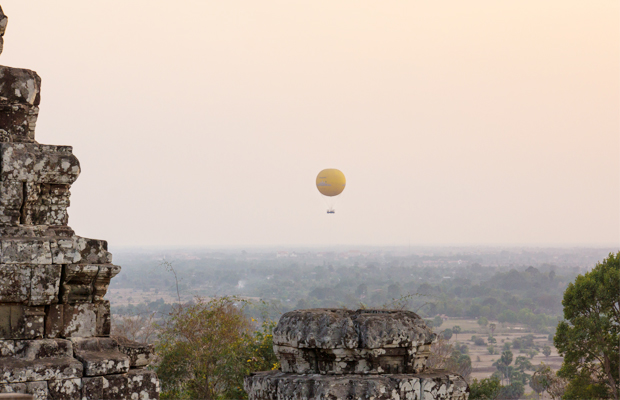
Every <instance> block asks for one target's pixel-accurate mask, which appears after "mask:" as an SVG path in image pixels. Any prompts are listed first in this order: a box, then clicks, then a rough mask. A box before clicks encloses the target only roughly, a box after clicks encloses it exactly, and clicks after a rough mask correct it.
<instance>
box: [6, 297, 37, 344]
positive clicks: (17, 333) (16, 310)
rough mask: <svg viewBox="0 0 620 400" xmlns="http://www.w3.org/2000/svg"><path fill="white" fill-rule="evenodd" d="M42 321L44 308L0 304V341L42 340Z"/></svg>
mask: <svg viewBox="0 0 620 400" xmlns="http://www.w3.org/2000/svg"><path fill="white" fill-rule="evenodd" d="M44 319H45V309H44V307H28V306H24V305H22V304H0V339H38V338H42V337H43V333H44Z"/></svg>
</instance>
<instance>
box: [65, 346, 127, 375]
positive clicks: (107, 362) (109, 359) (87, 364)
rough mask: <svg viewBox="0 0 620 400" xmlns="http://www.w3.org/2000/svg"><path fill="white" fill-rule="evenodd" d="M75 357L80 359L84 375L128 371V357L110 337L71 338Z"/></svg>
mask: <svg viewBox="0 0 620 400" xmlns="http://www.w3.org/2000/svg"><path fill="white" fill-rule="evenodd" d="M71 342H73V353H74V355H75V358H77V359H78V360H80V361H82V364H83V365H84V375H85V376H98V375H109V374H119V373H124V372H127V371H129V357H128V356H127V355H125V354H123V353H121V352H120V351H119V350H118V343H117V342H116V341H115V340H114V339H111V338H96V337H95V338H72V339H71Z"/></svg>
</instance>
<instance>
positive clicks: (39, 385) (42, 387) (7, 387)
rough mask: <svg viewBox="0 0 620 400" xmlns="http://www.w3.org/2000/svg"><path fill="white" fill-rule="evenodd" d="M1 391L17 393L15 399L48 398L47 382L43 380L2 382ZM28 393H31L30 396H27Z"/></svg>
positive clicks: (36, 399)
mask: <svg viewBox="0 0 620 400" xmlns="http://www.w3.org/2000/svg"><path fill="white" fill-rule="evenodd" d="M0 393H15V394H16V397H14V399H15V400H17V399H20V400H26V399H34V400H47V398H48V391H47V382H45V381H42V382H25V383H6V384H0ZM18 393H19V394H23V397H22V396H19V395H17V394H18ZM27 395H30V396H27ZM17 396H19V397H17ZM31 396H32V397H31Z"/></svg>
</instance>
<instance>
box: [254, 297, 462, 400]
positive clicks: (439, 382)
mask: <svg viewBox="0 0 620 400" xmlns="http://www.w3.org/2000/svg"><path fill="white" fill-rule="evenodd" d="M436 338H437V335H436V334H435V333H433V332H432V331H431V329H429V328H428V327H427V326H426V324H425V323H424V320H422V318H420V317H419V316H418V315H417V314H415V313H413V312H411V311H399V310H357V311H352V310H345V309H312V310H297V311H291V312H288V313H286V314H284V315H283V316H282V318H280V321H279V322H278V325H277V326H276V328H275V330H274V332H273V343H274V345H273V349H274V351H275V353H276V356H277V357H278V360H279V361H280V366H281V369H280V370H276V371H269V372H257V373H254V374H252V375H250V376H248V377H246V379H245V382H244V387H245V390H246V391H247V392H248V395H249V399H250V400H306V399H317V400H319V399H320V400H328V399H329V400H335V399H374V400H383V399H397V400H405V399H407V400H431V399H432V400H439V399H441V400H467V398H468V397H469V387H468V386H467V383H466V382H465V380H464V379H463V378H462V377H461V376H459V375H456V374H452V373H448V372H446V371H441V370H435V371H432V370H429V369H427V368H426V361H427V360H428V357H429V356H430V349H431V344H432V343H433V342H434V341H435V340H436Z"/></svg>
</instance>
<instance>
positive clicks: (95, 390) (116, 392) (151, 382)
mask: <svg viewBox="0 0 620 400" xmlns="http://www.w3.org/2000/svg"><path fill="white" fill-rule="evenodd" d="M134 398H135V399H140V400H156V399H159V380H158V379H157V375H156V374H155V372H153V371H147V370H144V369H132V370H130V371H129V372H127V373H126V374H118V375H108V376H95V377H92V378H83V379H82V400H101V399H106V400H125V399H134Z"/></svg>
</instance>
